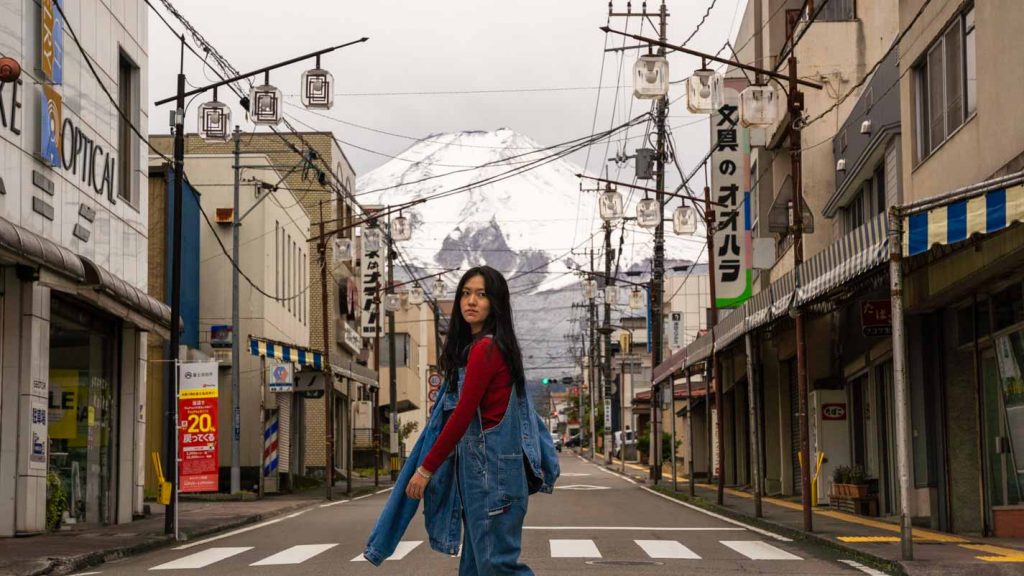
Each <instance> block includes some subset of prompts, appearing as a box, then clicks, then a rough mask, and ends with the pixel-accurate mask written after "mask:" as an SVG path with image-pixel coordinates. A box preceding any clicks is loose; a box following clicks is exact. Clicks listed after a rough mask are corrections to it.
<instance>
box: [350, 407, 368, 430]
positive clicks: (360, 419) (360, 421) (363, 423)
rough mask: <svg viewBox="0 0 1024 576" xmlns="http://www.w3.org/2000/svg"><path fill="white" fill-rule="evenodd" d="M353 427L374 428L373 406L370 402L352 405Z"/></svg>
mask: <svg viewBox="0 0 1024 576" xmlns="http://www.w3.org/2000/svg"><path fill="white" fill-rule="evenodd" d="M352 427H353V428H354V429H359V428H362V429H368V428H373V404H372V403H370V402H369V401H368V400H360V401H358V402H353V403H352Z"/></svg>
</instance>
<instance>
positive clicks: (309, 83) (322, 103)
mask: <svg viewBox="0 0 1024 576" xmlns="http://www.w3.org/2000/svg"><path fill="white" fill-rule="evenodd" d="M302 105H303V106H305V107H306V109H307V110H330V109H331V107H332V106H334V76H333V75H332V74H331V73H330V72H328V71H327V70H324V69H322V68H320V57H319V56H317V58H316V68H313V69H312V70H306V71H305V72H303V73H302Z"/></svg>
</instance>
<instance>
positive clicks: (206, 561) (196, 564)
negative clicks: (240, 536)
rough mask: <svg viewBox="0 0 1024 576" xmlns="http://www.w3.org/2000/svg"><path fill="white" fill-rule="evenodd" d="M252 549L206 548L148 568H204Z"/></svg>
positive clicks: (239, 547) (250, 547) (244, 547)
mask: <svg viewBox="0 0 1024 576" xmlns="http://www.w3.org/2000/svg"><path fill="white" fill-rule="evenodd" d="M247 550H252V546H234V547H227V548H207V549H206V550H203V551H201V552H196V553H195V554H189V555H188V556H185V557H184V558H178V559H177V560H173V561H171V562H167V563H166V564H161V565H159V566H154V567H153V568H150V570H190V569H193V570H194V569H196V568H205V567H206V566H209V565H210V564H213V563H214V562H220V561H221V560H224V559H225V558H231V557H232V556H236V555H238V554H241V553H242V552H245V551H247Z"/></svg>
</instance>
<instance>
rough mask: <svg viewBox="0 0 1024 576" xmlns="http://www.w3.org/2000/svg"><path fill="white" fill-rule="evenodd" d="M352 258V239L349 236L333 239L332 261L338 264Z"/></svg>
mask: <svg viewBox="0 0 1024 576" xmlns="http://www.w3.org/2000/svg"><path fill="white" fill-rule="evenodd" d="M351 259H352V240H351V239H350V238H335V239H334V263H335V264H340V263H342V262H346V261H348V260H351Z"/></svg>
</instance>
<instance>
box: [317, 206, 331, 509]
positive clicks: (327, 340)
mask: <svg viewBox="0 0 1024 576" xmlns="http://www.w3.org/2000/svg"><path fill="white" fill-rule="evenodd" d="M319 226H320V240H319V241H318V242H317V253H318V254H319V255H320V315H321V318H322V321H321V325H322V327H323V333H324V343H323V347H324V365H323V371H324V498H326V499H328V500H331V499H332V498H334V394H333V392H334V371H333V370H332V369H331V318H330V315H329V314H328V311H329V310H330V306H328V298H329V293H328V290H327V236H326V235H325V234H324V201H323V200H321V201H320V224H319Z"/></svg>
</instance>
